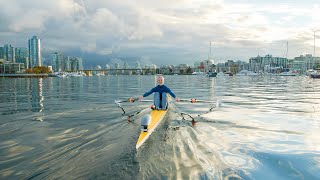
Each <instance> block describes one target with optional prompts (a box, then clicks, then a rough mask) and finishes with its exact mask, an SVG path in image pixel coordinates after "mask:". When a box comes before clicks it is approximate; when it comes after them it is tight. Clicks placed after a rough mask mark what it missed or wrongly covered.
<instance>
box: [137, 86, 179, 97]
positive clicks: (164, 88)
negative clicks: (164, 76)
mask: <svg viewBox="0 0 320 180" xmlns="http://www.w3.org/2000/svg"><path fill="white" fill-rule="evenodd" d="M154 92H159V93H160V94H162V93H163V92H165V93H169V94H170V95H171V96H172V97H173V98H176V95H175V94H174V93H173V92H172V91H171V90H170V88H168V87H167V86H165V85H162V86H161V85H158V86H156V87H154V88H152V89H151V90H150V91H149V92H147V93H145V94H144V95H143V97H147V96H149V95H150V94H152V93H154Z"/></svg>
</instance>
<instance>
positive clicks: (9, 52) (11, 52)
mask: <svg viewBox="0 0 320 180" xmlns="http://www.w3.org/2000/svg"><path fill="white" fill-rule="evenodd" d="M3 58H4V60H5V61H9V62H11V63H15V62H16V59H15V48H14V47H12V46H11V45H10V44H5V45H4V47H3Z"/></svg>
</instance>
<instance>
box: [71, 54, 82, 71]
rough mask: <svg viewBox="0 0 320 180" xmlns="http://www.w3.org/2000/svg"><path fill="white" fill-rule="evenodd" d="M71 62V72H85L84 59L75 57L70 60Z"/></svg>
mask: <svg viewBox="0 0 320 180" xmlns="http://www.w3.org/2000/svg"><path fill="white" fill-rule="evenodd" d="M70 61H71V70H72V71H79V70H83V62H82V58H80V57H73V58H71V59H70Z"/></svg>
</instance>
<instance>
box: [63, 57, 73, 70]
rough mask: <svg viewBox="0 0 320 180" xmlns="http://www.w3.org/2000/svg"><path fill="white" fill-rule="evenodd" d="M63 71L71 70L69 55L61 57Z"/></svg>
mask: <svg viewBox="0 0 320 180" xmlns="http://www.w3.org/2000/svg"><path fill="white" fill-rule="evenodd" d="M63 71H71V61H70V56H64V57H63Z"/></svg>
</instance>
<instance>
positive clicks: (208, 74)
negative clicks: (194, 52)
mask: <svg viewBox="0 0 320 180" xmlns="http://www.w3.org/2000/svg"><path fill="white" fill-rule="evenodd" d="M210 61H211V41H210V53H209V57H208V60H207V68H208V70H207V76H208V77H216V76H217V74H218V73H217V72H216V71H214V72H211V70H209V67H208V64H209V62H210ZM212 64H214V61H213V63H212Z"/></svg>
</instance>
